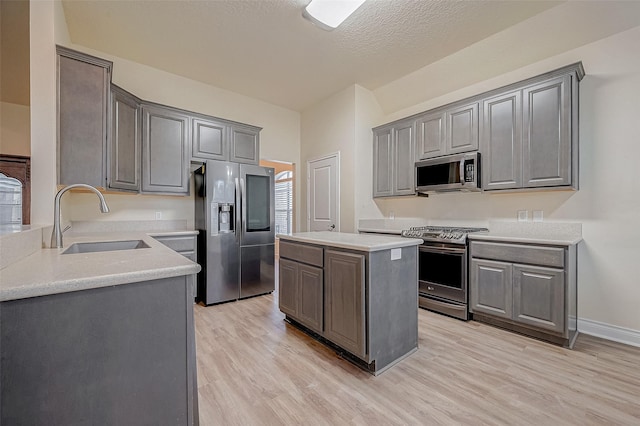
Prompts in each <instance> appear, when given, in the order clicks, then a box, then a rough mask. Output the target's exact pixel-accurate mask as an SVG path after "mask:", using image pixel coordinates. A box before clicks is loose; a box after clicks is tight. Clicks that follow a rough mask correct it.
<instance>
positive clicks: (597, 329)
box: [578, 318, 640, 347]
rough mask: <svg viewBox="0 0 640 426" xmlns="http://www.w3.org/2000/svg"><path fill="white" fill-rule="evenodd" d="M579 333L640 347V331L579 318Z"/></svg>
mask: <svg viewBox="0 0 640 426" xmlns="http://www.w3.org/2000/svg"><path fill="white" fill-rule="evenodd" d="M578 331H579V332H580V333H584V334H588V335H590V336H596V337H601V338H603V339H607V340H613V341H614V342H619V343H624V344H626V345H631V346H637V347H640V331H638V330H632V329H630V328H624V327H618V326H617V325H611V324H606V323H603V322H599V321H593V320H589V319H585V318H578Z"/></svg>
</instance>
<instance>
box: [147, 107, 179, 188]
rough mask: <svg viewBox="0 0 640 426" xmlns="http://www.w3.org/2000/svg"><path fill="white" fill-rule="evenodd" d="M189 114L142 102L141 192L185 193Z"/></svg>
mask: <svg viewBox="0 0 640 426" xmlns="http://www.w3.org/2000/svg"><path fill="white" fill-rule="evenodd" d="M189 119H190V118H189V116H188V115H187V114H185V113H184V112H182V111H179V110H175V109H173V108H169V107H165V106H162V105H155V104H142V192H146V193H175V194H188V193H189V164H190V155H189V135H190V129H189Z"/></svg>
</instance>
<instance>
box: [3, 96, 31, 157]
mask: <svg viewBox="0 0 640 426" xmlns="http://www.w3.org/2000/svg"><path fill="white" fill-rule="evenodd" d="M30 117H31V112H30V109H29V105H19V104H13V103H9V102H0V153H2V154H11V155H24V156H29V155H30V154H31V123H30Z"/></svg>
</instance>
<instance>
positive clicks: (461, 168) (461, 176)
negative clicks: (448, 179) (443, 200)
mask: <svg viewBox="0 0 640 426" xmlns="http://www.w3.org/2000/svg"><path fill="white" fill-rule="evenodd" d="M459 172H460V185H464V158H463V159H462V160H460V170H459Z"/></svg>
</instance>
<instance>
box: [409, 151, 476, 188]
mask: <svg viewBox="0 0 640 426" xmlns="http://www.w3.org/2000/svg"><path fill="white" fill-rule="evenodd" d="M415 176H416V191H417V192H419V193H428V192H450V191H480V153H479V152H470V153H466V154H456V155H447V156H445V157H439V158H432V159H429V160H423V161H418V162H416V174H415Z"/></svg>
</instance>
